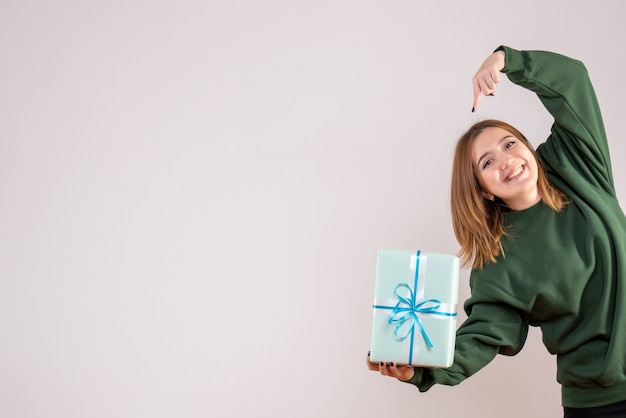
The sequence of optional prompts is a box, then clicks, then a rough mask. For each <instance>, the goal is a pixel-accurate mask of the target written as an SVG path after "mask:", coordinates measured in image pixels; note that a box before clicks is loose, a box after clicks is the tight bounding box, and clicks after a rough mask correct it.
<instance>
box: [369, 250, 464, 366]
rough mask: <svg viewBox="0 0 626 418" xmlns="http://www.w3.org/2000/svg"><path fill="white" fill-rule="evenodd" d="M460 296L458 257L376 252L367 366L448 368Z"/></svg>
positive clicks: (406, 251)
mask: <svg viewBox="0 0 626 418" xmlns="http://www.w3.org/2000/svg"><path fill="white" fill-rule="evenodd" d="M458 292H459V258H458V257H456V256H454V255H448V254H438V253H431V252H423V251H408V250H392V249H381V250H379V251H378V259H377V263H376V286H375V290H374V315H373V321H372V340H371V349H370V360H371V361H373V362H376V363H377V362H380V361H384V362H392V361H393V362H395V363H397V364H410V365H413V366H420V367H450V366H451V365H452V362H453V360H454V343H455V338H456V316H457V311H456V309H457V303H458Z"/></svg>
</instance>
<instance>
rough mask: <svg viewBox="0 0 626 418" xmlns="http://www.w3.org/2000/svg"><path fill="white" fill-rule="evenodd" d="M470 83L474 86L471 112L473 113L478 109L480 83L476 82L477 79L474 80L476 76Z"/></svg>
mask: <svg viewBox="0 0 626 418" xmlns="http://www.w3.org/2000/svg"><path fill="white" fill-rule="evenodd" d="M472 85H473V87H474V103H473V105H472V113H474V112H475V111H477V110H478V105H479V104H480V94H481V90H480V85H479V84H478V80H476V78H474V79H473V80H472Z"/></svg>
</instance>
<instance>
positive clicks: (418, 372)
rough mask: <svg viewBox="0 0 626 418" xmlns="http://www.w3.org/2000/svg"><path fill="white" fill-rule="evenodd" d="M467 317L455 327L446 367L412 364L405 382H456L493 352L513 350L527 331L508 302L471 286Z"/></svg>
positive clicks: (424, 384) (427, 384)
mask: <svg viewBox="0 0 626 418" xmlns="http://www.w3.org/2000/svg"><path fill="white" fill-rule="evenodd" d="M465 311H466V312H467V315H468V317H467V319H466V320H465V322H463V324H462V325H461V327H460V328H459V329H458V331H457V336H456V346H455V351H454V363H453V364H452V366H450V367H449V368H447V369H432V368H416V369H415V375H414V376H413V378H412V379H411V380H409V381H407V382H408V383H412V384H414V385H415V386H417V387H418V389H419V390H420V392H425V391H427V390H428V389H430V388H431V387H432V386H433V385H435V384H443V385H450V386H452V385H457V384H459V383H461V382H462V381H463V380H465V379H466V378H468V377H470V376H471V375H473V374H474V373H476V372H477V371H479V370H480V369H482V368H483V367H484V366H486V365H487V364H488V363H489V362H491V360H493V359H494V358H495V356H496V355H497V354H498V353H500V354H506V355H515V354H517V353H518V352H519V351H520V350H521V349H522V347H523V346H524V343H525V342H526V336H527V335H528V323H527V322H526V321H525V319H524V316H523V315H522V314H521V313H520V312H519V311H518V310H516V309H515V308H513V307H512V306H510V305H508V304H506V303H502V302H499V301H497V300H495V299H493V298H491V297H489V296H487V295H485V294H483V293H482V292H480V291H477V290H476V289H474V291H473V292H472V297H471V298H470V299H468V300H467V301H466V302H465Z"/></svg>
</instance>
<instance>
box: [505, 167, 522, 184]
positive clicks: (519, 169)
mask: <svg viewBox="0 0 626 418" xmlns="http://www.w3.org/2000/svg"><path fill="white" fill-rule="evenodd" d="M522 171H524V166H523V165H521V166H519V167H517V168H516V169H515V170H513V171H511V172H510V173H509V175H508V176H506V178H505V179H504V181H505V182H509V181H512V180H515V179H516V178H517V177H518V176H519V175H520V174H522Z"/></svg>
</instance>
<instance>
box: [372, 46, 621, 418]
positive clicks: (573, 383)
mask: <svg viewBox="0 0 626 418" xmlns="http://www.w3.org/2000/svg"><path fill="white" fill-rule="evenodd" d="M500 72H504V73H506V74H507V76H508V78H509V79H510V80H511V81H512V82H513V83H515V84H518V85H520V86H522V87H525V88H527V89H529V90H531V91H533V92H535V93H536V94H537V95H538V96H539V98H540V99H541V101H542V102H543V104H544V105H545V107H546V108H547V110H548V111H549V112H550V113H551V114H552V116H553V117H554V124H553V126H552V131H551V135H550V136H549V137H548V139H547V140H546V141H545V142H544V143H543V144H541V145H540V146H539V147H538V148H537V150H536V151H535V150H533V148H532V146H531V145H530V143H529V142H528V140H527V139H526V138H525V137H524V135H522V133H521V132H519V131H518V130H517V129H515V128H514V127H512V126H511V125H509V124H507V123H505V122H501V121H496V120H485V121H481V122H478V123H476V124H475V125H473V126H472V127H471V128H470V129H469V130H468V131H467V132H466V133H465V134H464V135H463V136H462V137H461V138H460V139H459V141H458V143H457V148H456V153H455V158H454V166H453V175H452V187H451V193H452V195H451V204H452V217H453V226H454V232H455V234H456V237H457V240H458V241H459V243H460V244H461V251H460V255H461V258H462V261H463V263H464V264H465V265H471V266H472V267H473V269H472V272H471V277H470V286H471V290H472V295H471V297H470V298H469V299H468V300H467V301H466V303H465V310H466V313H467V315H468V318H467V320H466V321H465V322H464V323H463V324H462V325H461V327H460V328H459V329H458V331H457V338H456V347H455V357H454V364H452V366H451V367H449V368H446V369H431V368H424V367H416V368H413V367H410V366H403V365H400V366H399V365H397V364H376V365H373V364H371V363H370V364H369V367H370V369H373V370H378V371H380V373H381V374H383V375H386V376H392V377H396V378H398V379H400V380H403V381H407V382H409V383H412V384H414V385H416V386H417V387H418V388H419V390H420V391H422V392H424V391H427V390H429V389H430V388H431V387H432V386H433V385H434V384H437V383H439V384H446V385H455V384H458V383H460V382H462V381H463V380H464V379H466V378H468V377H469V376H471V375H472V374H474V373H476V372H477V371H478V370H480V369H481V368H482V367H484V366H485V365H487V364H488V363H489V362H490V361H491V360H493V358H494V357H495V356H496V355H497V354H505V355H515V354H517V353H518V352H519V351H520V350H521V349H522V347H523V346H524V343H525V341H526V336H527V333H528V329H529V326H531V325H532V326H541V329H542V332H543V341H544V344H545V346H546V348H547V349H548V350H549V351H550V352H551V353H552V354H556V355H557V356H558V362H557V370H558V381H559V383H561V388H562V404H563V406H564V412H565V416H566V417H578V416H585V417H599V416H602V417H624V416H626V402H625V401H626V296H625V295H626V289H625V287H626V217H625V216H624V214H623V212H622V209H621V207H620V205H619V202H618V200H617V198H616V193H615V188H614V184H613V175H612V172H611V164H610V156H609V150H608V143H607V139H606V135H605V132H604V127H603V122H602V116H601V114H600V110H599V106H598V103H597V101H596V96H595V93H594V90H593V87H592V85H591V82H590V80H589V77H588V75H587V71H586V69H585V67H584V65H583V64H582V63H581V62H579V61H576V60H573V59H570V58H567V57H564V56H562V55H558V54H554V53H549V52H543V51H517V50H515V49H512V48H508V47H500V48H498V50H496V52H494V53H493V54H491V55H490V56H489V57H488V58H487V59H486V60H485V62H484V63H483V65H482V66H481V68H480V69H479V70H478V72H477V73H476V75H475V76H474V79H473V85H474V95H475V98H474V108H477V107H478V104H479V98H480V95H481V94H482V95H491V94H492V93H493V91H494V90H495V88H496V85H497V83H498V82H499V81H500V80H499V75H498V74H499V73H500Z"/></svg>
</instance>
